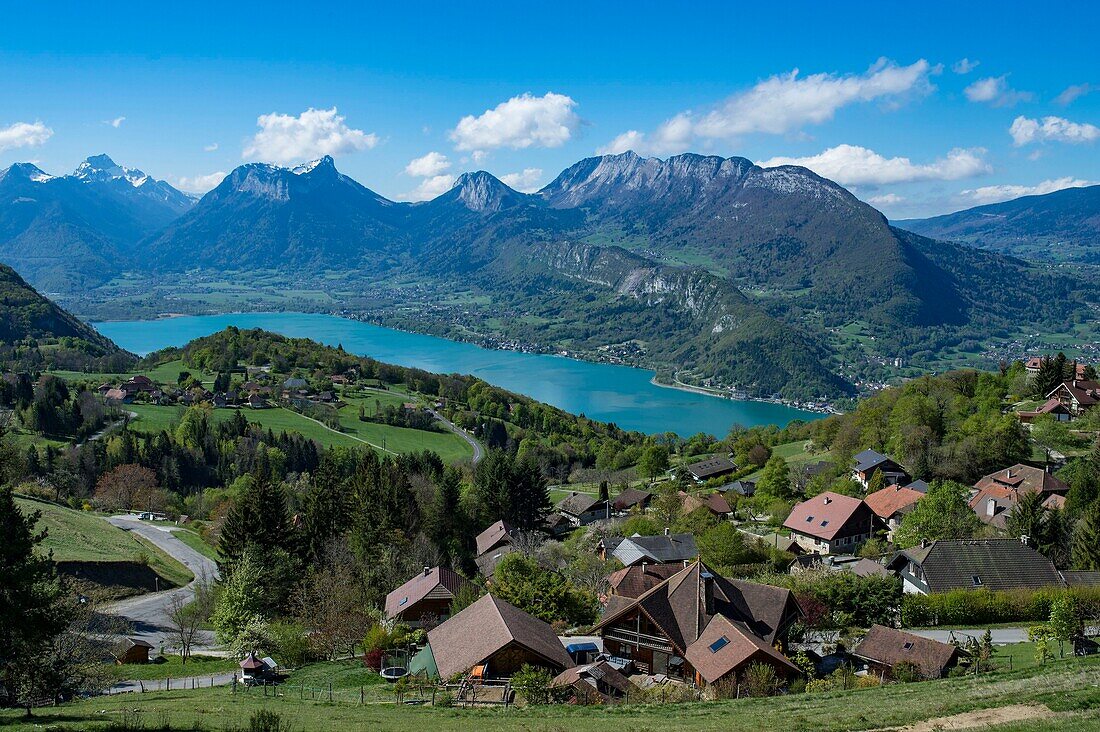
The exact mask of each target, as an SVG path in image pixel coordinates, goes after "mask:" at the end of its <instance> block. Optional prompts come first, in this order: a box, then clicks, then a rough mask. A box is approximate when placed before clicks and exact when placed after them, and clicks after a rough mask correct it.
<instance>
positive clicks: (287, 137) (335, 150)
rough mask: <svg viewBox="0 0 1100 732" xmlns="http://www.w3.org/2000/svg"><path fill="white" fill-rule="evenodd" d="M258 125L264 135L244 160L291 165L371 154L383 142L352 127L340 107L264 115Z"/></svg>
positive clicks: (258, 135) (256, 139) (248, 149)
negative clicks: (344, 155) (256, 159)
mask: <svg viewBox="0 0 1100 732" xmlns="http://www.w3.org/2000/svg"><path fill="white" fill-rule="evenodd" d="M256 124H257V125H258V126H259V127H260V131H259V132H257V133H256V135H255V137H253V138H252V140H251V141H250V142H249V144H248V146H247V147H245V149H244V152H243V153H242V154H241V157H243V158H260V159H261V160H265V161H271V162H276V163H289V162H293V161H298V160H308V159H312V158H319V157H321V156H323V155H340V154H343V153H350V152H356V151H358V150H369V149H371V148H373V147H374V146H375V145H377V144H378V142H379V140H378V136H377V135H375V134H374V133H368V132H363V131H362V130H355V129H352V128H350V127H348V126H347V123H346V122H345V121H344V118H343V117H342V116H341V115H339V114H338V113H337V111H336V107H333V108H332V109H313V108H312V107H310V108H309V109H307V110H306V111H305V112H302V113H301V114H300V115H298V116H297V117H293V116H291V115H289V114H278V113H275V112H272V113H271V114H262V115H260V116H259V118H257V120H256Z"/></svg>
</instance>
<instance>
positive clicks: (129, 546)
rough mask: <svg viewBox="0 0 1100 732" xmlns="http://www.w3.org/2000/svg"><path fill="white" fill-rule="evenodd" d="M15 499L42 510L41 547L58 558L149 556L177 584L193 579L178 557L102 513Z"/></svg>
mask: <svg viewBox="0 0 1100 732" xmlns="http://www.w3.org/2000/svg"><path fill="white" fill-rule="evenodd" d="M15 501H16V505H18V506H19V508H20V510H22V511H24V512H27V511H41V513H42V516H41V518H40V519H39V520H38V524H37V525H36V528H38V529H39V530H41V529H46V530H47V534H46V539H45V541H43V542H42V545H41V546H42V549H43V550H48V551H52V552H53V558H54V560H55V561H58V562H67V561H83V562H134V561H140V559H141V558H142V557H146V558H148V563H149V566H150V567H151V568H152V569H153V570H154V571H156V573H157V574H159V575H160V576H161V577H163V578H164V579H166V580H168V581H169V582H172V583H173V584H176V585H184V584H187V583H188V582H190V581H191V579H192V575H191V572H190V571H188V569H187V568H186V567H184V566H183V565H182V564H180V563H179V562H177V561H176V560H175V559H172V558H171V557H170V556H168V555H167V554H165V553H164V552H163V551H161V550H160V549H158V548H157V547H155V546H154V545H153V544H151V543H149V542H147V541H145V540H144V539H142V538H141V537H139V536H137V535H136V534H133V533H131V532H129V531H123V530H122V529H120V528H118V527H117V526H112V525H111V524H109V523H107V522H106V521H105V520H104V519H103V518H102V517H100V516H96V515H94V514H90V513H84V512H82V511H74V510H72V509H71V508H64V507H62V506H58V505H55V504H52V503H46V502H44V501H35V500H30V499H26V498H16V499H15Z"/></svg>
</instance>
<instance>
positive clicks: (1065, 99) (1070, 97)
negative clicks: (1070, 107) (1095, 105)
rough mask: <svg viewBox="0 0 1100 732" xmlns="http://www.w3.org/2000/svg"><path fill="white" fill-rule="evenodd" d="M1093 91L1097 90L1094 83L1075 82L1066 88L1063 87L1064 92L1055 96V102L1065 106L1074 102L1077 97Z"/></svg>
mask: <svg viewBox="0 0 1100 732" xmlns="http://www.w3.org/2000/svg"><path fill="white" fill-rule="evenodd" d="M1093 91H1096V90H1095V88H1093V86H1092V84H1073V85H1072V86H1067V87H1066V88H1065V89H1063V90H1062V93H1061V94H1059V95H1058V96H1056V97H1055V98H1054V103H1055V104H1059V105H1061V106H1063V107H1064V106H1066V105H1067V104H1072V103H1073V102H1074V101H1075V100H1076V99H1078V98H1080V97H1083V96H1085V95H1086V94H1089V93H1091V92H1093Z"/></svg>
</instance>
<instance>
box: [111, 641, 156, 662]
mask: <svg viewBox="0 0 1100 732" xmlns="http://www.w3.org/2000/svg"><path fill="white" fill-rule="evenodd" d="M152 649H153V644H152V643H149V642H148V641H144V640H142V639H141V638H123V639H122V641H121V642H120V643H119V644H118V646H117V647H116V648H115V653H114V656H115V663H119V664H123V663H149V651H151V650H152Z"/></svg>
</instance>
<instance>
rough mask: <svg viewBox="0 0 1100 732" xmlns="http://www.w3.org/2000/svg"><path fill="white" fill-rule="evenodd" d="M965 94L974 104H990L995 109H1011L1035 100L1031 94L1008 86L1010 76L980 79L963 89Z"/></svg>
mask: <svg viewBox="0 0 1100 732" xmlns="http://www.w3.org/2000/svg"><path fill="white" fill-rule="evenodd" d="M963 94H965V95H966V98H967V99H969V100H970V101H972V102H980V103H984V104H989V105H990V106H993V107H1011V106H1012V105H1014V104H1016V103H1017V102H1029V101H1031V100H1032V99H1033V98H1034V96H1035V95H1034V94H1032V93H1031V92H1022V91H1017V90H1015V89H1013V88H1011V87H1010V86H1009V85H1008V76H1007V75H1005V76H990V77H988V78H985V79H978V80H977V81H975V82H974V83H973V84H971V85H970V86H968V87H966V88H965V89H963Z"/></svg>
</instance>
